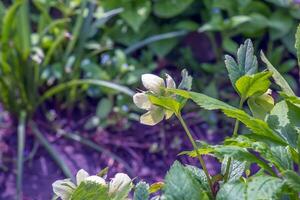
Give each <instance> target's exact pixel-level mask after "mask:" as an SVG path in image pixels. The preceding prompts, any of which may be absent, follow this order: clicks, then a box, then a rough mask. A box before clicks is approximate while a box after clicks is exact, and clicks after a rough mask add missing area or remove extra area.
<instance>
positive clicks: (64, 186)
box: [52, 179, 76, 200]
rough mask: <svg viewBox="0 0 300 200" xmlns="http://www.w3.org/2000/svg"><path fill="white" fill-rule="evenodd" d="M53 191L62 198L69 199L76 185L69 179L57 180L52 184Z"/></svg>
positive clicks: (63, 199)
mask: <svg viewBox="0 0 300 200" xmlns="http://www.w3.org/2000/svg"><path fill="white" fill-rule="evenodd" d="M52 188H53V192H54V194H56V195H57V196H59V197H60V198H61V199H62V200H69V199H70V197H71V195H72V193H73V191H74V190H75V188H76V185H75V184H74V183H72V182H71V180H70V179H64V180H57V181H55V182H54V183H53V184H52Z"/></svg>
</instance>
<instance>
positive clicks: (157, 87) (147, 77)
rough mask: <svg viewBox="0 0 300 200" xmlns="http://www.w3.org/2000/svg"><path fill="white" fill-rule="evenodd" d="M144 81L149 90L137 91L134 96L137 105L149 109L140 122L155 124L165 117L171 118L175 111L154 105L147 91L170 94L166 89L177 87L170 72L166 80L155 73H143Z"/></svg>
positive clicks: (155, 93)
mask: <svg viewBox="0 0 300 200" xmlns="http://www.w3.org/2000/svg"><path fill="white" fill-rule="evenodd" d="M142 83H143V85H144V87H145V88H146V89H147V91H145V92H139V93H136V94H135V95H134V96H133V102H134V103H135V105H136V106H137V107H139V108H141V109H144V110H147V111H148V112H146V113H145V114H143V115H142V116H141V117H140V122H141V123H142V124H146V125H150V126H153V125H155V124H157V123H159V122H160V121H162V120H163V119H164V117H165V118H166V119H169V118H170V117H171V116H172V115H173V112H171V111H169V110H167V109H164V108H162V107H159V106H156V105H153V104H152V103H151V101H150V100H149V98H148V95H147V93H149V92H150V93H152V94H154V95H157V96H168V94H167V93H166V92H165V90H164V89H165V88H176V83H175V81H174V80H173V78H172V77H171V76H170V75H168V74H166V80H164V79H162V78H160V77H159V76H156V75H154V74H143V75H142Z"/></svg>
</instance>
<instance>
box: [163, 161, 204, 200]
mask: <svg viewBox="0 0 300 200" xmlns="http://www.w3.org/2000/svg"><path fill="white" fill-rule="evenodd" d="M164 195H165V197H166V199H168V200H199V199H203V200H205V199H208V197H207V194H206V192H205V191H204V190H203V188H202V187H201V184H200V183H199V182H198V181H197V180H196V179H195V178H194V177H193V176H192V175H191V174H190V172H189V171H188V170H187V169H186V168H185V167H184V166H182V165H181V164H180V163H179V162H177V161H176V162H175V163H174V164H173V165H172V167H171V169H170V170H169V171H168V173H167V175H166V178H165V187H164Z"/></svg>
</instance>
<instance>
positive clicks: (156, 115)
mask: <svg viewBox="0 0 300 200" xmlns="http://www.w3.org/2000/svg"><path fill="white" fill-rule="evenodd" d="M163 118H164V111H163V109H162V108H159V107H155V108H153V109H152V110H150V111H148V112H146V113H145V114H143V115H142V116H141V117H140V123H142V124H145V125H150V126H154V125H155V124H157V123H159V122H160V121H162V120H163Z"/></svg>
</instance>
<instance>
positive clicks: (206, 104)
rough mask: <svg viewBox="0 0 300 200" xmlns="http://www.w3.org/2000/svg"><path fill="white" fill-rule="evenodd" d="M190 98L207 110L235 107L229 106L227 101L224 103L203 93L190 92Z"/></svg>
mask: <svg viewBox="0 0 300 200" xmlns="http://www.w3.org/2000/svg"><path fill="white" fill-rule="evenodd" d="M189 94H190V97H191V99H192V100H193V101H194V102H195V103H196V104H198V105H199V106H200V107H201V108H204V109H207V110H216V109H236V108H234V107H232V106H230V105H229V104H227V103H224V102H222V101H220V100H218V99H215V98H212V97H209V96H207V95H205V94H201V93H196V92H190V93H189Z"/></svg>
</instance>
